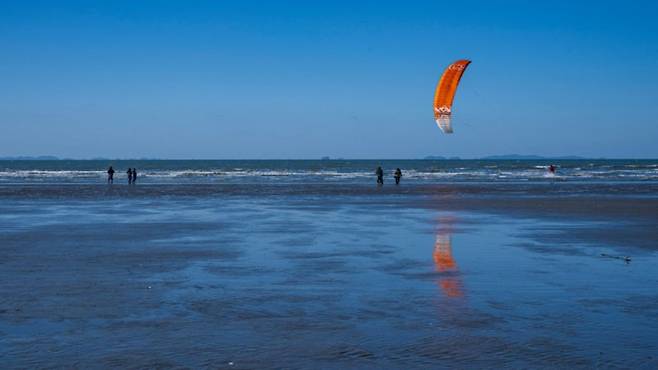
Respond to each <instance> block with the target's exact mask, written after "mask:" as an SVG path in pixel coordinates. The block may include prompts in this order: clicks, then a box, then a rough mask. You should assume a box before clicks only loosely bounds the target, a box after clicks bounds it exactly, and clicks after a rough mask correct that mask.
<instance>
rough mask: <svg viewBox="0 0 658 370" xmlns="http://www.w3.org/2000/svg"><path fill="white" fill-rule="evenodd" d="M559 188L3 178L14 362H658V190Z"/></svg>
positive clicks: (5, 323)
mask: <svg viewBox="0 0 658 370" xmlns="http://www.w3.org/2000/svg"><path fill="white" fill-rule="evenodd" d="M550 186H551V185H550V184H549V185H545V184H539V185H528V184H519V185H506V186H499V185H495V184H493V185H482V184H480V185H477V184H470V185H454V184H452V185H450V184H448V185H446V184H444V185H437V186H429V185H417V186H411V185H410V186H407V187H399V188H395V187H393V186H385V187H384V188H376V187H374V186H365V185H364V186H340V185H333V186H330V187H328V186H323V187H321V186H317V187H316V186H315V185H303V186H302V185H286V186H279V187H278V186H274V185H262V186H261V185H252V186H249V187H245V186H234V187H231V186H228V185H226V186H224V187H222V186H210V185H207V186H204V185H194V186H192V185H189V186H185V185H148V186H137V187H133V188H130V187H128V186H114V187H107V186H100V185H76V184H73V185H10V186H0V199H1V202H0V254H1V255H2V260H1V261H0V274H1V275H2V277H3V279H2V283H1V284H0V297H1V298H0V334H1V337H0V338H1V339H0V357H2V359H3V363H4V365H3V367H6V368H45V367H54V368H158V367H160V368H169V367H186V368H232V369H247V368H292V369H295V368H336V369H338V368H341V369H342V368H360V369H361V368H373V369H375V368H401V369H402V368H404V369H410V368H419V369H420V368H443V367H458V368H474V367H487V368H491V367H495V368H593V367H605V368H655V367H656V366H658V358H657V357H656V353H658V346H657V345H656V343H658V320H656V319H657V318H658V291H656V289H655V287H656V283H658V272H657V270H656V269H655V265H656V262H658V255H657V254H656V248H657V247H658V245H656V242H657V241H658V238H657V237H656V236H657V235H656V230H658V198H656V197H655V194H656V193H655V189H654V187H655V185H652V184H645V185H638V184H630V185H627V187H624V186H617V187H615V189H617V190H616V191H615V192H614V193H613V192H610V191H609V188H610V186H609V185H601V189H600V190H599V191H597V190H596V186H594V187H593V188H592V187H590V188H588V190H587V192H586V194H579V193H578V191H577V190H578V189H577V186H575V185H565V186H564V187H562V188H557V187H553V188H551V187H550ZM570 186H573V188H571V189H568V187H570ZM565 188H567V189H568V190H565ZM551 189H553V190H551ZM602 254H605V255H607V256H630V257H631V261H630V263H627V262H625V261H624V260H621V259H616V258H611V257H607V256H602Z"/></svg>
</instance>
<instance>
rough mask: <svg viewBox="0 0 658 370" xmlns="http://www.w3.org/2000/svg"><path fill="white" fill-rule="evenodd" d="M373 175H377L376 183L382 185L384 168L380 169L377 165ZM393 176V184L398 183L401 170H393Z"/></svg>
mask: <svg viewBox="0 0 658 370" xmlns="http://www.w3.org/2000/svg"><path fill="white" fill-rule="evenodd" d="M375 175H377V185H380V186H381V185H384V170H382V167H381V166H379V167H377V170H375ZM393 178H394V179H395V185H400V179H401V178H402V170H401V169H399V168H396V169H395V172H394V173H393Z"/></svg>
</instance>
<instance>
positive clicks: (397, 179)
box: [393, 168, 402, 185]
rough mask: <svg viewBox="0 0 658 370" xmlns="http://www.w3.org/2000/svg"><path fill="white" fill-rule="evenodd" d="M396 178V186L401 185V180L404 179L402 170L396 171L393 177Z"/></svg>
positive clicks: (397, 169)
mask: <svg viewBox="0 0 658 370" xmlns="http://www.w3.org/2000/svg"><path fill="white" fill-rule="evenodd" d="M393 177H395V185H400V178H401V177H402V170H400V168H396V169H395V174H394V175H393Z"/></svg>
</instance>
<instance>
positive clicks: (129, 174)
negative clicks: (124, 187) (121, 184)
mask: <svg viewBox="0 0 658 370" xmlns="http://www.w3.org/2000/svg"><path fill="white" fill-rule="evenodd" d="M126 173H127V174H128V184H132V183H133V169H132V168H128V171H126Z"/></svg>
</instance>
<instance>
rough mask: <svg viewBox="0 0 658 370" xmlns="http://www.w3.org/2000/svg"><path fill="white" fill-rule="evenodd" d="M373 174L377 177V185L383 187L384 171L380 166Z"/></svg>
mask: <svg viewBox="0 0 658 370" xmlns="http://www.w3.org/2000/svg"><path fill="white" fill-rule="evenodd" d="M375 174H376V175H377V185H384V170H382V167H381V166H379V167H377V170H376V171H375Z"/></svg>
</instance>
